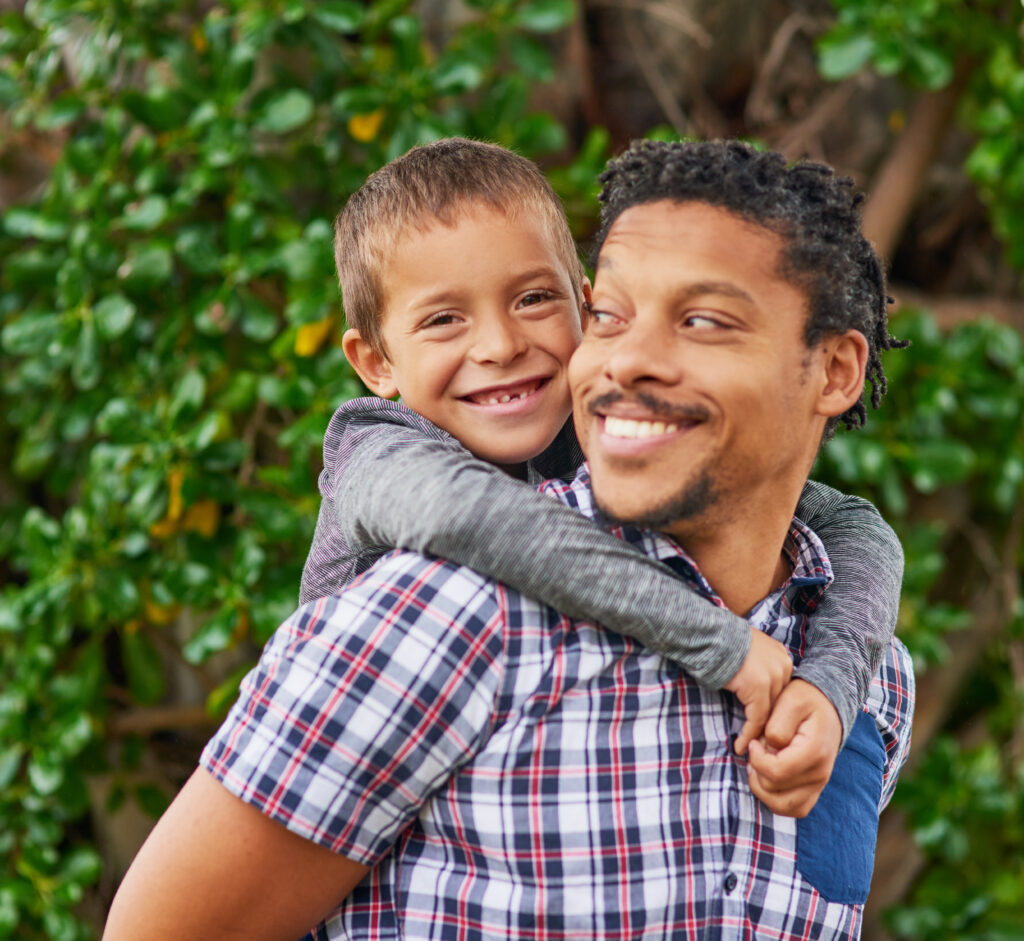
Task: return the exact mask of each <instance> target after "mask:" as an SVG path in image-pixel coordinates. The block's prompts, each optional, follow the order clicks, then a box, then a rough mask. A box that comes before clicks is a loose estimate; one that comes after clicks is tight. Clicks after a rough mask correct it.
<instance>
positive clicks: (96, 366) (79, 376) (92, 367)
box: [71, 320, 101, 391]
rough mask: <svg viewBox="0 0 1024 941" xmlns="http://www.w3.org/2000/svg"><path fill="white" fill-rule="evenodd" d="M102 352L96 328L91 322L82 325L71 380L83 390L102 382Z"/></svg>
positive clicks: (72, 364) (72, 365)
mask: <svg viewBox="0 0 1024 941" xmlns="http://www.w3.org/2000/svg"><path fill="white" fill-rule="evenodd" d="M100 367H101V363H100V350H99V343H98V342H97V337H96V326H95V324H93V322H92V321H91V320H86V321H84V322H83V323H82V329H81V331H80V332H79V334H78V343H77V344H76V346H75V358H74V360H72V363H71V378H72V380H73V381H74V383H75V385H76V386H77V387H78V388H79V389H81V390H83V391H84V390H88V389H93V388H95V387H96V385H97V383H98V382H99V381H100Z"/></svg>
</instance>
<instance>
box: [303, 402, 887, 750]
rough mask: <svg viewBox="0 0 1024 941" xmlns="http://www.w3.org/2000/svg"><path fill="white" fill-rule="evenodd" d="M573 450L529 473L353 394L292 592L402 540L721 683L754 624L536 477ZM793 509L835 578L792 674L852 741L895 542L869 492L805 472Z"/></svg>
mask: <svg viewBox="0 0 1024 941" xmlns="http://www.w3.org/2000/svg"><path fill="white" fill-rule="evenodd" d="M581 462H582V454H581V453H580V451H579V445H578V444H577V442H576V438H575V435H574V433H573V430H572V425H571V422H570V423H567V425H566V427H565V428H564V429H563V430H562V432H561V433H560V435H559V436H558V438H557V439H556V441H555V442H554V443H553V444H552V445H551V447H549V448H548V449H547V450H546V451H545V452H544V454H542V455H541V456H540V457H539V458H537V459H535V460H534V461H533V462H531V464H530V465H529V466H528V474H529V483H524V482H522V481H519V480H515V479H514V478H512V477H510V476H509V475H507V474H505V473H504V472H502V471H500V470H499V469H498V468H496V467H495V466H493V465H492V464H488V463H487V462H485V461H481V460H478V459H477V458H475V457H473V456H472V455H471V454H470V453H469V452H468V451H466V449H465V448H463V447H462V445H461V444H459V442H458V441H457V440H456V439H455V438H453V437H452V436H451V435H449V434H448V433H447V432H445V431H442V430H441V429H440V428H438V427H437V426H435V425H433V424H432V423H431V422H429V421H428V420H427V419H425V418H424V417H423V416H421V415H419V414H417V413H416V412H413V411H412V410H411V409H408V408H406V407H405V406H403V405H401V404H400V403H396V402H389V401H386V400H384V399H370V398H366V399H355V400H353V401H351V402H347V403H345V404H344V405H343V406H342V407H341V408H339V409H338V411H337V412H335V414H334V417H333V418H332V419H331V422H330V424H329V425H328V428H327V433H326V434H325V436H324V470H323V473H322V474H321V476H320V492H321V495H322V498H323V500H322V503H321V506H320V515H319V518H318V520H317V526H316V535H315V536H314V538H313V545H312V547H311V549H310V552H309V557H308V559H307V560H306V565H305V569H304V570H303V573H302V588H301V592H300V601H301V602H302V603H306V602H307V601H311V600H313V599H315V598H319V597H321V596H324V595H328V594H332V593H333V592H335V591H337V590H338V589H340V588H341V587H342V586H343V585H345V584H347V583H348V582H349V581H351V580H352V579H353V578H354V577H355V576H356V575H358V574H359V573H361V572H362V571H364V570H365V569H367V568H369V566H370V565H372V564H373V562H374V561H376V559H377V558H379V557H380V556H381V555H382V554H383V553H384V552H387V551H389V550H390V549H392V548H394V547H396V546H401V547H403V548H406V549H412V550H415V551H417V552H424V553H430V554H433V555H438V556H443V557H445V558H448V559H451V560H453V561H455V562H458V563H460V564H463V565H468V566H470V567H471V568H475V569H477V570H478V571H481V572H484V573H485V574H487V575H489V576H491V577H492V578H496V579H498V580H499V581H502V582H505V583H507V584H509V585H512V586H513V587H514V588H516V589H518V590H519V591H521V592H523V593H524V594H526V595H530V596H532V597H535V598H538V599H539V600H541V601H543V602H545V603H546V604H549V605H551V606H552V607H553V608H555V609H557V610H558V611H561V612H562V613H564V614H567V615H569V616H570V617H575V618H582V619H586V620H592V621H596V622H598V623H600V624H602V625H604V626H605V627H608V628H610V629H612V630H615V631H618V632H619V633H621V634H626V635H629V636H631V637H635V638H636V639H637V640H639V641H640V642H641V643H643V644H644V645H645V646H647V647H650V648H651V649H653V650H656V651H658V652H659V653H661V654H663V655H664V656H666V657H668V658H670V659H672V660H674V661H676V662H677V663H678V664H679V665H680V666H681V667H683V669H685V670H686V671H687V672H688V673H689V674H690V675H691V676H693V677H694V678H695V679H696V680H698V682H700V683H702V684H703V685H705V686H708V687H711V688H720V687H722V686H723V685H724V684H725V683H727V682H728V681H729V680H730V679H731V678H732V677H733V675H735V673H736V671H737V670H738V669H739V668H740V666H741V664H742V663H743V660H744V659H745V657H746V655H747V652H748V650H749V647H750V629H749V626H748V625H747V622H746V621H744V620H743V619H742V618H740V617H738V616H736V615H735V614H733V613H732V612H730V611H728V610H726V609H724V608H720V607H717V606H716V605H714V604H712V603H711V602H709V601H707V600H705V599H704V598H701V597H700V596H699V595H697V594H695V593H694V592H692V591H690V590H689V589H688V588H687V587H686V586H685V584H684V583H683V582H682V581H681V580H680V579H679V578H678V576H676V575H675V574H674V573H673V572H672V571H671V570H670V569H668V568H667V567H666V566H664V565H662V564H661V563H660V562H657V561H655V560H653V559H650V558H647V557H646V556H644V555H642V554H641V553H639V552H637V551H636V550H635V549H633V548H632V547H631V546H630V545H629V544H628V543H626V542H623V541H622V540H620V539H617V538H616V537H614V536H612V535H610V534H609V533H606V532H604V531H603V530H601V529H600V528H599V527H597V526H595V525H594V523H593V522H592V521H590V520H588V519H585V518H584V517H582V516H580V515H579V514H577V513H574V512H573V511H572V510H570V509H569V508H568V507H565V506H563V505H561V504H560V503H558V502H556V501H554V500H552V499H551V498H550V497H547V496H544V495H542V494H539V493H537V492H536V491H535V490H534V489H533V487H532V486H531V485H532V484H535V483H538V482H539V481H540V480H542V479H545V478H549V477H561V478H562V479H566V480H568V479H571V477H572V476H573V475H574V473H575V471H576V468H577V467H578V466H579V464H580V463H581ZM797 516H798V517H799V518H800V519H801V520H803V521H804V522H805V523H807V524H808V525H809V526H810V527H811V528H812V529H813V530H815V531H816V532H817V534H818V536H819V537H820V538H821V540H822V542H823V543H824V545H825V548H826V551H827V552H828V554H829V558H830V560H831V562H832V568H833V573H834V581H833V583H832V585H831V587H830V588H829V590H828V591H827V592H825V594H824V595H823V598H822V601H821V603H820V604H819V606H818V610H817V612H816V613H815V614H814V616H813V617H812V618H811V620H810V627H809V630H808V633H807V649H806V652H805V655H804V659H803V661H802V662H801V663H800V665H799V667H797V668H796V670H795V671H794V675H795V676H798V677H800V678H802V679H804V680H806V681H808V682H810V683H813V684H814V685H815V686H816V687H818V689H820V690H821V691H822V692H823V693H824V694H825V695H826V696H827V697H828V699H829V700H830V701H831V702H832V704H833V705H834V706H835V707H836V711H837V712H838V714H839V718H840V721H841V722H842V726H843V740H844V741H845V739H846V735H847V733H848V732H849V730H850V728H851V726H852V724H853V721H854V719H855V718H856V715H857V712H858V711H859V710H860V707H861V704H862V703H863V702H864V699H865V697H866V696H867V692H868V686H869V684H870V682H871V678H872V676H873V675H874V674H875V672H876V671H877V670H878V667H879V664H880V663H881V658H882V653H883V651H884V650H885V649H887V648H888V646H889V641H890V639H891V638H892V634H893V630H894V629H895V624H896V614H897V610H898V607H899V593H900V584H901V581H902V577H903V550H902V547H901V546H900V543H899V540H898V539H897V538H896V535H895V533H893V531H892V529H891V528H890V527H889V526H888V525H887V524H886V523H885V521H884V520H883V519H882V518H881V516H880V515H879V514H878V511H877V510H876V509H875V508H874V507H873V506H872V505H871V504H870V503H868V502H867V501H865V500H862V499H860V498H859V497H852V496H847V495H845V494H842V493H839V492H838V491H836V490H833V489H832V488H831V487H826V486H824V485H823V484H818V483H814V482H813V481H811V482H808V484H807V486H806V487H805V489H804V492H803V494H802V496H801V498H800V503H799V505H798V506H797ZM610 584H611V585H615V586H616V587H615V590H614V591H609V590H608V586H609V585H610Z"/></svg>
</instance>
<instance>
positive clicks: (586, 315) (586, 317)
mask: <svg viewBox="0 0 1024 941" xmlns="http://www.w3.org/2000/svg"><path fill="white" fill-rule="evenodd" d="M580 298H581V300H582V301H583V303H582V304H581V306H580V326H581V327H582V328H583V329H584V330H586V329H587V324H588V323H589V322H590V302H591V301H592V300H593V299H594V293H593V291H592V289H591V287H590V278H584V279H583V284H581V285H580Z"/></svg>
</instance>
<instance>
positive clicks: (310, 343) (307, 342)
mask: <svg viewBox="0 0 1024 941" xmlns="http://www.w3.org/2000/svg"><path fill="white" fill-rule="evenodd" d="M333 325H334V317H333V316H331V315H330V314H328V315H327V316H326V317H324V319H323V320H317V321H316V322H315V323H306V324H303V325H302V326H301V327H299V332H298V333H297V334H296V335H295V355H296V356H312V355H313V354H314V353H315V352H316V351H317V350H318V349H320V347H321V346H323V345H324V340H326V339H327V337H328V336H329V335H330V332H331V327H332V326H333Z"/></svg>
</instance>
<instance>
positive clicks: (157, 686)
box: [121, 631, 167, 705]
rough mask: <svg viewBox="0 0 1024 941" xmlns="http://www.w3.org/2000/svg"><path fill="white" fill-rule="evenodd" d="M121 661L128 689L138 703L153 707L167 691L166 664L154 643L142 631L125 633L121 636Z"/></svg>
mask: <svg viewBox="0 0 1024 941" xmlns="http://www.w3.org/2000/svg"><path fill="white" fill-rule="evenodd" d="M121 659H122V661H123V663H124V669H125V675H126V676H127V678H128V688H129V689H130V690H131V692H132V695H133V696H134V697H135V699H136V700H138V702H140V703H143V704H144V705H153V704H155V703H158V702H159V701H160V700H161V699H163V696H164V693H165V692H166V690H167V684H166V682H165V680H164V664H163V660H162V658H161V657H160V653H159V652H158V651H157V649H156V647H154V646H153V644H152V642H151V641H150V640H149V638H148V637H146V635H145V634H143V633H142V632H140V631H125V632H124V633H123V634H122V636H121Z"/></svg>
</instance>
